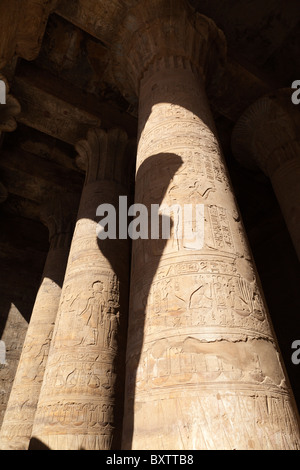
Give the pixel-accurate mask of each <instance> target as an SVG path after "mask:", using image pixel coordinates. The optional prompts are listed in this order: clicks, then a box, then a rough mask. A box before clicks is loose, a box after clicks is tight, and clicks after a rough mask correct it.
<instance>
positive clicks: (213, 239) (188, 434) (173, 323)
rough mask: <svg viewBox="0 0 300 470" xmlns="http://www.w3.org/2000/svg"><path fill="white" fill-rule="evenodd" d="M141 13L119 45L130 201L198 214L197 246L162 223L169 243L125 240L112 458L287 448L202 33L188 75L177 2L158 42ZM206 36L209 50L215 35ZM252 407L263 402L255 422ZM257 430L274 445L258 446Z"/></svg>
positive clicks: (270, 348)
mask: <svg viewBox="0 0 300 470" xmlns="http://www.w3.org/2000/svg"><path fill="white" fill-rule="evenodd" d="M158 3H159V2H158ZM141 4H142V2H141V3H139V5H138V6H141ZM171 5H172V8H173V7H174V10H173V11H172V13H171V12H170V10H169V8H170V6H171ZM180 5H181V6H182V5H183V3H181V4H180ZM143 6H144V8H145V10H144V11H143V17H142V16H141V17H140V16H139V14H138V8H137V9H135V11H132V12H131V13H132V15H133V16H134V18H135V19H136V18H137V19H136V22H135V24H134V26H133V29H136V30H138V31H139V40H140V39H141V37H143V39H144V38H145V40H144V41H142V44H143V46H142V47H140V44H141V42H139V41H134V40H133V39H132V38H131V41H130V43H129V42H128V44H129V46H128V47H129V48H130V47H132V49H131V50H129V51H128V50H127V49H126V50H127V52H128V55H129V57H130V59H131V60H129V63H130V65H128V66H127V70H126V65H125V66H124V70H123V72H122V73H123V75H124V73H126V72H127V77H129V80H128V81H129V85H128V86H130V84H131V85H133V87H134V82H136V83H137V84H139V85H140V87H139V90H140V91H139V101H140V102H139V112H140V115H139V142H138V154H137V172H136V191H135V201H136V202H137V203H141V202H142V203H143V204H145V205H146V206H147V207H148V208H150V206H151V204H167V205H169V206H171V205H173V204H175V203H176V204H178V205H179V206H182V207H183V205H184V204H187V203H192V204H196V203H201V204H204V215H205V225H204V231H205V233H204V235H205V236H204V246H203V248H202V249H187V245H185V243H180V242H181V241H180V242H178V243H174V239H173V238H174V232H175V228H174V227H175V226H176V215H175V216H174V214H173V215H171V216H170V218H171V219H172V223H173V232H172V234H173V235H172V237H173V238H172V237H171V239H170V240H162V239H160V240H134V241H133V255H132V273H131V292H130V317H129V331H128V338H129V340H128V345H127V372H126V374H127V377H126V398H125V419H124V432H123V436H124V437H123V448H125V449H130V448H132V449H142V448H143V449H145V448H146V449H150V448H156V449H170V448H171V449H176V448H180V449H200V448H201V449H209V448H213V449H221V448H231V449H233V448H245V449H247V448H261V446H262V445H263V446H264V445H265V447H266V448H294V449H297V448H299V445H300V444H299V443H300V441H299V430H298V426H297V412H296V409H295V408H293V406H294V405H293V399H292V396H291V395H290V391H289V388H288V384H287V381H286V378H285V375H284V372H283V368H282V366H281V358H280V353H279V351H278V347H277V344H276V339H275V338H274V336H273V331H272V328H271V326H270V319H269V316H268V312H267V308H266V305H265V302H264V299H263V296H262V293H261V290H260V285H259V281H258V279H257V274H256V271H255V267H254V263H253V260H252V256H251V252H250V250H249V247H248V243H247V240H246V235H245V232H244V229H243V225H242V222H241V218H240V215H239V211H238V208H237V205H236V201H235V198H234V195H233V191H232V187H231V184H230V180H229V177H228V173H227V170H226V167H225V164H224V159H223V157H222V154H221V150H220V147H219V144H218V139H217V137H216V130H215V126H214V122H213V118H212V116H211V113H210V110H209V106H208V103H207V99H206V96H205V91H204V86H203V82H204V80H203V75H202V71H203V70H205V69H206V65H208V66H210V65H211V64H212V62H210V63H209V64H207V63H206V61H205V58H206V57H207V56H206V52H205V50H206V47H208V49H209V51H210V52H212V51H211V48H210V46H208V44H210V40H209V39H208V38H207V42H204V41H203V37H204V35H205V34H208V36H209V31H210V32H212V29H211V28H212V25H211V23H209V25H208V24H206V27H205V21H203V19H202V20H201V24H202V28H203V29H202V36H201V33H200V36H201V38H202V40H201V39H200V40H199V44H201V47H202V46H203V47H202V53H201V54H200V55H199V57H200V58H201V59H202V61H200V65H199V67H197V65H196V64H195V62H194V57H191V51H193V50H194V49H193V47H192V44H193V38H192V34H191V35H189V34H187V36H189V38H190V43H189V46H191V49H189V46H188V45H187V46H186V51H187V52H186V54H183V53H182V56H184V57H185V58H186V60H181V59H180V58H178V56H179V55H180V52H181V46H182V43H181V42H180V28H181V26H182V25H183V24H184V25H185V26H186V18H187V17H188V14H187V13H186V12H184V13H183V12H181V13H182V16H180V18H183V20H182V22H181V25H179V22H180V21H181V19H180V21H178V17H179V15H178V17H176V14H178V9H179V8H180V6H179V2H169V1H168V2H164V8H163V10H162V11H163V14H162V15H161V16H162V18H164V15H166V14H167V15H169V16H168V21H167V22H166V23H167V24H168V25H171V26H170V28H171V31H170V32H169V36H168V37H165V34H164V31H165V30H164V25H163V21H160V18H158V14H157V12H154V10H152V9H151V11H148V9H147V6H145V4H143ZM160 6H161V5H160ZM145 11H146V13H145ZM166 12H167V13H166ZM147 13H148V15H149V17H147ZM160 13H161V12H160ZM153 17H155V22H154V21H153ZM141 18H143V21H145V18H147V19H148V21H147V31H145V32H144V31H142V28H141V27H140V23H139V21H141ZM152 21H153V24H152ZM127 24H128V23H126V22H125V26H124V28H126V26H127ZM131 24H132V23H131ZM158 25H159V26H160V28H161V29H162V31H163V32H162V33H161V34H160V35H159V34H156V32H157V26H158ZM196 28H197V26H196ZM175 31H176V32H177V33H178V34H177V37H176V39H175V38H174V37H173V33H174V32H175ZM186 31H189V27H187V26H186ZM204 31H205V32H204ZM197 32H199V30H197ZM131 34H132V35H134V31H132V30H131ZM143 34H144V35H143ZM170 37H172V38H173V39H174V45H176V48H177V54H176V53H174V52H173V49H172V47H173V46H172V45H171V44H170ZM210 37H214V38H216V37H218V38H219V40H220V35H218V34H217V32H216V31H215V32H214V33H213V34H212V36H210ZM157 38H159V39H157ZM149 45H151V47H150V46H149ZM122 47H123V48H124V44H122ZM122 47H121V49H122ZM174 47H175V46H174ZM219 49H221V46H220V45H219ZM213 50H214V49H213ZM145 51H147V52H149V56H147V57H146V59H145V60H144V61H142V60H140V58H141V56H142V55H143V57H144V58H145ZM157 51H158V52H157ZM178 51H180V52H178ZM131 53H132V55H131ZM156 53H157V56H159V58H157V56H156ZM212 53H213V52H212ZM159 54H160V55H159ZM117 55H118V54H117ZM161 57H162V58H161ZM126 58H127V55H126ZM117 59H119V56H118V57H117ZM122 63H123V62H122ZM132 64H134V65H133V66H132ZM149 64H150V65H149ZM148 65H149V67H148ZM131 66H132V68H131ZM116 70H117V73H118V78H119V79H120V77H121V75H122V73H120V70H119V69H118V65H117V67H116ZM208 76H209V74H208ZM140 77H143V78H142V79H141V81H139V80H140ZM206 78H207V77H206ZM124 86H125V85H124ZM136 88H138V87H137V86H136ZM183 241H184V240H183ZM258 395H259V397H260V398H257V397H258ZM262 397H264V398H262ZM202 400H203V401H202ZM255 400H257V402H258V401H260V400H262V403H264V406H263V407H262V408H261V409H262V410H263V411H262V412H263V413H264V419H263V424H261V422H260V423H259V424H258V423H257V420H256V417H257V409H256V408H255V406H258V404H257V403H256V402H255ZM204 404H205V407H204ZM202 407H203V409H202ZM271 408H272V411H273V412H274V413H276V414H277V416H276V417H274V416H272V417H271V416H269V410H270V409H271ZM287 409H288V410H289V419H286V418H284V415H285V413H286V410H287ZM237 410H238V419H236V415H235V416H233V414H234V413H237ZM223 421H224V423H223ZM232 422H234V423H235V428H234V430H233V429H232V428H231V424H230V425H228V423H232ZM250 422H251V425H250V424H249V423H250ZM222 423H223V424H222ZM255 423H256V424H255ZM249 428H250V429H251V431H252V433H251V438H249V435H248V430H249ZM265 432H267V433H268V434H269V433H270V434H272V435H278V436H280V437H279V438H278V439H270V440H267V439H264V438H263V436H264V433H265ZM199 434H200V435H201V438H199ZM202 436H204V438H202Z"/></svg>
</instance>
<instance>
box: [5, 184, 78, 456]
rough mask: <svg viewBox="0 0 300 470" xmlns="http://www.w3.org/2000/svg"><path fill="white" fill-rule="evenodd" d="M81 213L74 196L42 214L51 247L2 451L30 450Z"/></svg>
mask: <svg viewBox="0 0 300 470" xmlns="http://www.w3.org/2000/svg"><path fill="white" fill-rule="evenodd" d="M77 209H78V198H77V196H75V195H73V194H68V193H64V194H58V193H57V194H51V198H50V199H49V200H48V201H46V202H45V203H44V207H43V209H42V213H41V219H42V221H43V223H44V224H45V225H46V226H47V227H48V228H49V240H50V247H49V252H48V255H47V259H46V263H45V266H44V271H43V275H42V281H41V285H40V288H39V291H38V293H37V297H36V301H35V304H34V308H33V311H32V315H31V319H30V323H29V327H28V331H27V335H26V338H25V342H24V346H23V350H22V354H21V357H20V361H19V365H18V369H17V372H16V376H15V379H14V383H13V387H12V390H11V393H10V397H9V401H8V405H7V408H6V412H5V415H4V420H3V423H2V427H1V432H0V448H1V449H3V450H27V449H28V446H29V441H30V436H31V431H32V426H33V420H34V415H35V412H36V407H37V403H38V399H39V394H40V389H41V385H42V381H43V376H44V372H45V367H46V362H47V358H48V353H49V348H50V343H51V337H52V333H53V328H54V324H55V319H56V315H57V311H58V306H59V300H60V295H61V287H62V284H63V279H64V275H65V269H66V265H67V260H68V256H69V249H70V244H71V239H72V235H73V229H74V224H75V220H76V211H77Z"/></svg>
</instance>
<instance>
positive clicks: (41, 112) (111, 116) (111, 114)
mask: <svg viewBox="0 0 300 470" xmlns="http://www.w3.org/2000/svg"><path fill="white" fill-rule="evenodd" d="M12 89H13V92H14V94H15V96H17V97H18V99H19V101H20V103H21V107H22V112H21V114H20V115H19V116H18V121H19V122H21V123H22V124H26V125H27V126H29V127H32V128H34V129H37V130H39V131H40V132H44V133H45V134H48V135H50V136H52V137H55V138H57V139H60V140H62V141H64V142H66V143H68V144H71V145H74V144H75V143H76V142H77V141H78V140H80V139H82V138H84V137H85V135H86V133H87V131H88V129H89V128H91V127H97V126H99V125H100V122H102V125H103V127H105V128H111V127H117V126H122V127H123V128H124V129H125V131H126V132H127V133H128V135H129V136H130V137H133V136H134V135H135V134H136V125H137V124H136V119H135V118H134V117H132V116H130V115H129V114H127V113H124V112H122V111H120V110H119V109H118V108H117V107H114V106H112V105H109V104H107V103H105V102H102V101H101V100H99V99H97V97H96V96H92V95H88V94H87V93H85V92H84V91H82V90H80V89H78V88H76V87H74V86H72V84H70V83H69V82H65V81H64V80H61V79H59V78H57V77H55V76H52V75H51V74H50V73H47V72H45V71H43V70H41V69H37V68H36V67H34V66H33V65H31V64H28V65H27V64H26V65H22V68H21V73H20V72H19V74H17V75H16V77H15V79H14V83H13V86H12Z"/></svg>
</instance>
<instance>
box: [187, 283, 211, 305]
mask: <svg viewBox="0 0 300 470" xmlns="http://www.w3.org/2000/svg"><path fill="white" fill-rule="evenodd" d="M212 303H213V295H212V286H211V283H210V282H203V283H202V284H201V285H200V286H199V287H198V288H197V289H196V290H195V291H194V292H193V293H192V294H191V296H190V302H189V308H191V309H194V308H211V307H212Z"/></svg>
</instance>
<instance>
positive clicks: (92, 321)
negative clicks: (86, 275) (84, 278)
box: [78, 281, 104, 345]
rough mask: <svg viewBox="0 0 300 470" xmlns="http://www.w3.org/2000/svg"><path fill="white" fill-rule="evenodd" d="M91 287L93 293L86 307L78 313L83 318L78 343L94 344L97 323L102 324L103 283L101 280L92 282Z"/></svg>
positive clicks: (96, 335)
mask: <svg viewBox="0 0 300 470" xmlns="http://www.w3.org/2000/svg"><path fill="white" fill-rule="evenodd" d="M92 289H93V295H92V296H91V297H89V299H88V301H87V304H86V307H85V308H84V310H83V311H82V312H81V313H79V315H78V316H79V317H81V318H82V319H83V320H84V327H83V338H82V340H81V342H80V345H96V344H97V343H98V334H99V333H98V324H99V323H100V324H103V312H104V298H103V283H102V282H101V281H96V282H94V283H93V285H92ZM99 320H100V321H99Z"/></svg>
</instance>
